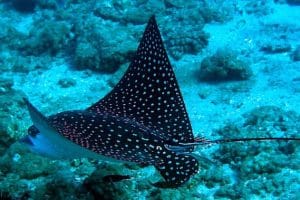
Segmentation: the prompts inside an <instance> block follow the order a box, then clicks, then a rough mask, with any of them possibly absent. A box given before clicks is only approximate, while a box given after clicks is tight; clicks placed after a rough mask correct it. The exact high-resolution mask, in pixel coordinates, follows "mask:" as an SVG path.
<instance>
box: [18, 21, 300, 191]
mask: <svg viewBox="0 0 300 200" xmlns="http://www.w3.org/2000/svg"><path fill="white" fill-rule="evenodd" d="M25 102H26V103H27V106H28V109H29V113H30V116H31V119H32V121H33V126H31V127H30V128H29V131H28V132H29V134H28V135H27V136H26V137H25V138H23V139H22V141H23V142H24V143H26V144H27V145H28V146H29V147H30V149H31V150H32V151H34V152H37V153H39V154H43V155H46V156H48V157H52V158H56V159H57V158H60V159H72V158H80V157H88V158H95V159H105V160H108V159H109V160H110V159H111V160H118V161H126V162H134V163H139V164H142V165H154V166H155V168H156V169H157V170H158V171H159V172H160V174H161V175H162V177H163V178H164V181H161V182H158V183H155V184H154V185H155V186H158V187H178V186H180V185H182V184H183V183H185V182H186V181H188V180H189V179H190V177H191V176H193V175H194V174H196V173H197V172H198V166H199V164H198V161H197V159H196V157H195V156H193V155H192V154H191V153H192V152H193V150H194V147H195V146H196V145H201V144H207V143H223V142H235V141H247V140H299V139H296V138H241V139H225V140H215V141H208V140H202V139H199V138H194V136H193V132H192V127H191V124H190V121H189V118H188V115H187V112H186V108H185V105H184V102H183V98H182V95H181V93H180V90H179V87H178V84H177V80H176V78H175V74H174V72H173V69H172V67H171V64H170V61H169V59H168V56H167V53H166V50H165V48H164V45H163V41H162V38H161V35H160V32H159V29H158V26H157V23H156V20H155V17H154V16H152V17H151V18H150V20H149V22H148V25H147V27H146V30H145V32H144V35H143V37H142V39H141V41H140V44H139V47H138V50H137V52H136V55H135V57H134V59H133V61H132V62H131V64H130V66H129V68H128V70H127V71H126V73H125V75H124V76H123V77H122V79H121V80H120V82H119V83H118V84H117V85H116V86H115V87H114V89H113V90H112V91H111V92H110V93H109V94H107V95H106V96H105V97H104V98H103V99H101V100H100V101H98V102H97V103H95V104H94V105H92V106H91V107H89V108H87V109H85V110H75V111H65V112H61V113H58V114H55V115H51V116H49V117H45V116H43V115H42V114H41V113H40V112H39V111H38V110H37V109H36V108H35V107H34V106H33V105H32V104H31V103H30V102H29V101H28V100H27V99H25ZM122 178H123V177H121V179H122ZM126 178H127V177H126Z"/></svg>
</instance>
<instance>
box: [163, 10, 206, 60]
mask: <svg viewBox="0 0 300 200" xmlns="http://www.w3.org/2000/svg"><path fill="white" fill-rule="evenodd" d="M188 10H189V12H187V11H186V10H178V11H177V12H176V14H175V15H174V16H173V18H170V19H166V20H165V22H163V24H165V26H164V27H162V34H163V36H164V38H165V39H164V41H165V44H166V49H167V51H168V53H169V55H170V56H172V57H173V58H174V59H176V60H179V59H180V58H181V57H182V56H183V55H185V54H197V53H199V52H200V51H201V50H202V49H203V48H205V47H206V46H207V44H208V38H209V35H208V34H207V33H205V32H204V31H203V27H204V25H205V20H204V18H203V17H202V16H201V14H200V11H201V8H197V7H195V8H194V9H188ZM174 21H176V23H174ZM178 30H181V31H180V32H178Z"/></svg>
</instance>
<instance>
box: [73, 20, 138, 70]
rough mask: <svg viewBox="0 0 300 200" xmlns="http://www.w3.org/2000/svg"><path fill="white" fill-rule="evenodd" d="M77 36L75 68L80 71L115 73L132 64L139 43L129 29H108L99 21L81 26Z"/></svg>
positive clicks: (77, 26) (78, 26) (78, 28)
mask: <svg viewBox="0 0 300 200" xmlns="http://www.w3.org/2000/svg"><path fill="white" fill-rule="evenodd" d="M76 35H78V38H77V40H76V47H75V48H76V50H75V55H74V65H75V68H77V69H90V70H93V71H99V72H104V73H113V72H115V71H116V70H118V69H119V67H120V66H121V65H122V64H124V63H126V62H129V61H130V60H131V58H132V56H133V55H134V52H135V49H136V46H135V42H136V41H135V40H134V38H132V37H131V36H130V33H128V29H127V28H126V27H123V26H122V27H120V28H117V27H115V26H112V25H107V26H105V27H104V26H103V25H102V24H99V23H98V19H97V18H90V19H89V20H86V21H84V22H82V24H77V25H76Z"/></svg>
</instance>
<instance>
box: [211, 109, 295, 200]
mask: <svg viewBox="0 0 300 200" xmlns="http://www.w3.org/2000/svg"><path fill="white" fill-rule="evenodd" d="M244 118H245V121H244V122H243V123H241V124H240V125H233V124H228V125H227V126H226V127H224V128H223V129H220V130H219V132H218V133H219V134H220V135H221V136H223V137H224V138H250V137H256V138H261V137H291V138H295V137H298V133H299V131H300V124H299V120H300V116H299V114H297V113H295V112H293V111H284V110H283V109H281V108H278V107H275V106H262V107H259V108H255V109H253V110H252V111H250V112H249V113H246V114H245V115H244ZM299 153H300V147H299V145H298V143H297V142H295V141H290V142H286V141H264V142H255V141H251V142H242V143H241V142H239V143H227V144H221V145H220V148H219V149H218V150H217V151H216V152H214V153H213V154H214V156H213V157H214V159H216V160H219V161H220V162H221V163H223V164H228V165H229V166H230V168H231V169H233V170H234V175H235V180H236V182H234V184H231V185H229V184H228V185H225V186H224V187H222V188H220V189H219V190H217V192H216V194H215V197H216V198H217V197H218V198H220V197H225V196H230V197H232V198H245V197H251V196H252V197H254V196H255V197H259V198H265V197H267V196H268V195H269V194H273V195H274V196H276V197H277V198H282V197H284V196H285V193H286V192H288V193H290V194H292V196H293V197H295V196H296V193H297V191H298V189H297V187H295V185H297V184H298V185H299V183H300V182H299V178H298V180H295V179H297V178H296V177H297V176H299V174H297V171H298V170H299V160H300V157H299ZM296 163H298V164H296ZM286 172H289V173H290V174H293V173H294V174H295V176H293V175H286V177H285V175H284V174H286ZM280 177H281V178H280ZM283 177H285V178H283ZM240 182H242V183H244V182H247V184H246V185H245V184H241V183H240ZM289 184H290V185H292V187H290V186H289Z"/></svg>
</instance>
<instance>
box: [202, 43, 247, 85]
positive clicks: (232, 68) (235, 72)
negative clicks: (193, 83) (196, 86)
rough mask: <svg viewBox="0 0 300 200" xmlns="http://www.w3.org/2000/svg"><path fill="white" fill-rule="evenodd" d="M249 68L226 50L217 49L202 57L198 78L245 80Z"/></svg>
mask: <svg viewBox="0 0 300 200" xmlns="http://www.w3.org/2000/svg"><path fill="white" fill-rule="evenodd" d="M251 75H252V71H251V68H250V67H249V66H248V65H247V64H246V63H245V62H244V61H242V60H239V59H237V56H236V55H235V54H234V53H233V52H231V51H228V50H225V49H221V50H218V51H217V52H216V53H215V54H214V55H213V56H209V57H206V58H204V59H203V61H202V63H201V68H200V73H199V78H200V80H203V81H226V80H247V79H249V78H250V77H251Z"/></svg>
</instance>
